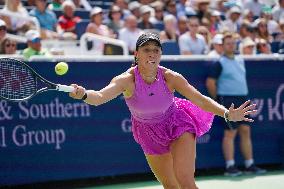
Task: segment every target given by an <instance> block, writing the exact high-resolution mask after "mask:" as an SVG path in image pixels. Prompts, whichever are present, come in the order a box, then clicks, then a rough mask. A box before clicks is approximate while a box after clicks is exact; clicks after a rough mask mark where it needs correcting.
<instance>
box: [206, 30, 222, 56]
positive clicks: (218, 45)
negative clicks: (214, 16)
mask: <svg viewBox="0 0 284 189" xmlns="http://www.w3.org/2000/svg"><path fill="white" fill-rule="evenodd" d="M211 45H212V48H213V49H212V50H211V51H210V52H209V53H208V56H210V57H220V56H221V55H222V54H223V52H224V51H223V34H219V33H217V34H216V35H215V36H214V37H213V39H212V41H211Z"/></svg>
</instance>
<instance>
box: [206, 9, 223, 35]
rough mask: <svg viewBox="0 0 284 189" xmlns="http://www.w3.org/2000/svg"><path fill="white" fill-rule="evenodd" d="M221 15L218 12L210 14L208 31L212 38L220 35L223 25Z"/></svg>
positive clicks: (213, 11) (214, 11)
mask: <svg viewBox="0 0 284 189" xmlns="http://www.w3.org/2000/svg"><path fill="white" fill-rule="evenodd" d="M220 16H221V13H220V12H219V11H217V10H212V11H211V12H210V13H209V26H208V29H209V31H210V33H211V35H212V36H214V35H215V34H216V33H218V31H219V28H220V24H221V18H220Z"/></svg>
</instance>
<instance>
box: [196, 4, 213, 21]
mask: <svg viewBox="0 0 284 189" xmlns="http://www.w3.org/2000/svg"><path fill="white" fill-rule="evenodd" d="M209 3H210V0H197V1H196V13H197V18H198V19H199V21H200V22H201V21H202V19H203V18H208V17H209V10H208V6H209Z"/></svg>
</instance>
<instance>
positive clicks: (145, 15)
mask: <svg viewBox="0 0 284 189" xmlns="http://www.w3.org/2000/svg"><path fill="white" fill-rule="evenodd" d="M152 11H153V9H152V8H151V7H150V6H148V5H143V6H142V7H141V8H140V17H141V20H140V21H139V22H138V28H140V29H142V30H145V29H153V28H154V26H153V24H152V23H151V22H150V17H151V13H152Z"/></svg>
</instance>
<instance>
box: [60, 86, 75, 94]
mask: <svg viewBox="0 0 284 189" xmlns="http://www.w3.org/2000/svg"><path fill="white" fill-rule="evenodd" d="M56 89H57V90H58V91H63V92H67V93H70V92H73V91H74V90H75V88H74V87H72V86H68V85H60V84H58V85H57V86H56Z"/></svg>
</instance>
